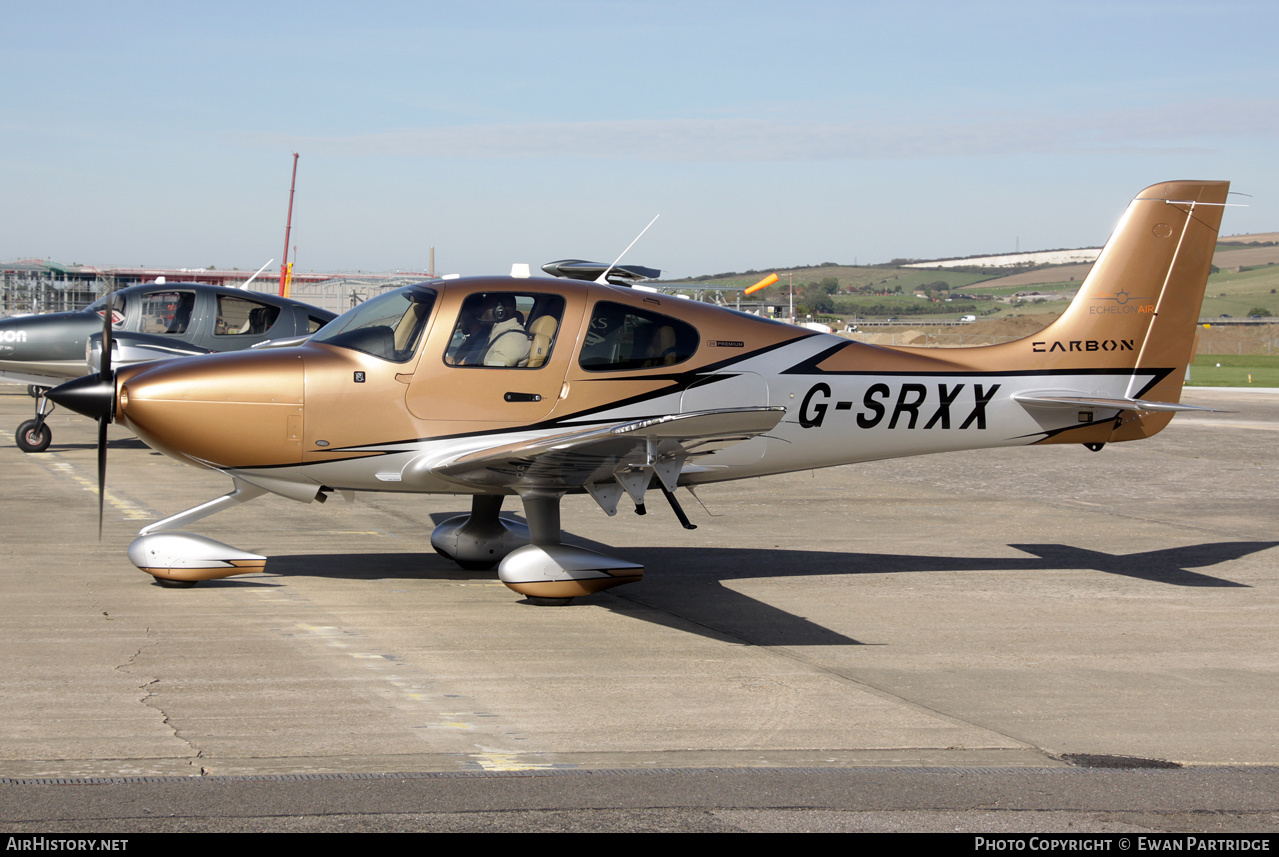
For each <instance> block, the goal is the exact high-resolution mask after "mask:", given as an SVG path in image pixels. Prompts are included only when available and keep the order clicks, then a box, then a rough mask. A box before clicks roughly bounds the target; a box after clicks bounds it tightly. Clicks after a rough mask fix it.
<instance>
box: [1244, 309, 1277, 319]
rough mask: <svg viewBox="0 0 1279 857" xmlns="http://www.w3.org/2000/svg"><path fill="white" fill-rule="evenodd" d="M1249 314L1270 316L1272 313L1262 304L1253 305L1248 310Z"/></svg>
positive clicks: (1260, 316)
mask: <svg viewBox="0 0 1279 857" xmlns="http://www.w3.org/2000/svg"><path fill="white" fill-rule="evenodd" d="M1248 315H1249V316H1257V317H1258V318H1270V317H1271V316H1272V315H1274V313H1272V312H1271V311H1270V310H1268V309H1266V308H1265V307H1263V306H1255V307H1253V308H1252V309H1250V310H1248Z"/></svg>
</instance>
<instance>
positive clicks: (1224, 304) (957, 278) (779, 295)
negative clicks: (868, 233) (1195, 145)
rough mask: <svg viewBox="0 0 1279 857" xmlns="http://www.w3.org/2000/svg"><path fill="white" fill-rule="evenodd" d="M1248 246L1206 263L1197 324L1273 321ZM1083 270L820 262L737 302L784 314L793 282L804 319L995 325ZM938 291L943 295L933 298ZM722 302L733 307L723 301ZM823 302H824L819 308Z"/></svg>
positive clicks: (1072, 283) (1272, 297) (743, 283)
mask: <svg viewBox="0 0 1279 857" xmlns="http://www.w3.org/2000/svg"><path fill="white" fill-rule="evenodd" d="M1268 237H1269V236H1257V238H1261V239H1265V238H1268ZM1249 239H1250V236H1235V237H1232V238H1231V239H1229V240H1228V241H1224V242H1222V243H1220V244H1218V246H1217V251H1216V254H1215V256H1214V259H1213V261H1214V264H1215V266H1216V267H1217V268H1218V272H1217V273H1214V274H1213V275H1212V276H1211V277H1210V278H1209V280H1208V289H1207V293H1206V295H1205V297H1204V304H1203V310H1202V313H1201V315H1202V317H1204V318H1206V319H1212V318H1217V317H1219V316H1221V315H1228V316H1232V317H1234V318H1245V317H1247V316H1248V315H1250V314H1252V311H1253V310H1256V309H1265V310H1268V311H1269V312H1270V313H1271V314H1273V315H1274V316H1275V317H1276V318H1279V244H1276V243H1275V242H1273V241H1268V240H1261V241H1256V240H1249ZM1088 268H1089V266H1087V265H1049V266H1043V267H1039V268H1035V269H1029V270H1027V269H1022V270H1018V271H1015V272H1013V273H1009V272H1008V271H1007V269H989V270H982V269H979V268H965V269H963V270H957V269H953V268H952V269H938V268H930V269H924V268H902V267H898V266H894V265H861V266H852V265H838V264H835V263H831V262H827V263H824V264H821V265H816V266H811V267H800V268H790V269H779V270H777V271H776V273H777V274H778V276H779V278H780V281H779V282H778V283H777V284H776V285H774V286H770V287H769V288H768V289H765V290H764V291H762V292H757V293H756V294H754V295H752V296H751V297H750V298H743V299H742V302H743V307H747V306H751V307H753V306H757V305H759V304H760V303H767V304H770V305H773V306H777V305H783V306H784V305H785V304H786V302H787V295H788V290H789V286H790V284H791V283H792V282H793V284H794V288H795V295H796V297H795V303H796V305H797V307H802V308H803V310H804V311H805V312H808V313H810V314H815V315H833V316H838V317H842V318H849V319H852V318H855V317H862V318H876V317H878V318H886V317H889V316H898V317H909V318H911V319H912V320H913V319H918V320H921V321H922V320H928V319H935V320H939V321H943V320H954V319H956V318H957V317H959V316H961V315H966V314H972V315H977V316H983V317H991V318H1002V317H1007V316H1010V315H1018V314H1022V313H1025V312H1036V313H1041V312H1055V313H1060V312H1061V311H1062V310H1063V309H1065V307H1066V305H1067V304H1068V303H1069V296H1070V295H1071V294H1073V292H1074V291H1075V290H1077V289H1078V288H1079V286H1080V284H1081V283H1082V282H1083V279H1084V277H1085V276H1087V271H1088ZM768 273H770V271H744V272H729V273H723V274H716V275H713V276H704V277H696V278H691V279H688V280H681V281H677V282H672V283H669V284H667V285H669V286H675V287H678V286H688V287H689V288H714V287H716V286H722V287H727V288H737V289H741V288H745V287H747V286H750V285H753V284H754V283H756V282H757V281H759V280H760V279H762V278H763V277H764V276H766V275H767V274H768ZM832 281H833V286H832V285H831V283H832ZM943 286H944V288H945V290H946V291H940V293H939V290H941V289H942V288H943ZM926 287H932V288H933V289H934V294H933V295H932V296H931V299H925V298H920V297H916V295H915V291H916V290H917V289H921V288H926ZM1034 293H1041V294H1045V293H1046V294H1047V295H1050V296H1051V299H1050V300H1047V301H1038V300H1035V298H1036V297H1037V296H1036V295H1035V294H1034ZM947 297H949V298H950V300H949V301H947V300H946V298H947ZM726 298H729V299H730V300H732V299H734V298H733V296H731V295H726ZM823 298H826V299H827V300H826V301H825V302H823Z"/></svg>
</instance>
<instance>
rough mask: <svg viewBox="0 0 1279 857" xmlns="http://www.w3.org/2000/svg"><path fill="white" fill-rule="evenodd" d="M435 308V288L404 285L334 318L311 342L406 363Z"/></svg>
mask: <svg viewBox="0 0 1279 857" xmlns="http://www.w3.org/2000/svg"><path fill="white" fill-rule="evenodd" d="M434 306H435V290H434V289H428V288H425V287H423V286H405V287H404V288H402V289H396V290H395V291H393V292H387V293H386V294H383V295H378V296H377V297H375V298H373V300H370V301H365V302H364V303H362V304H360V305H359V306H357V307H355V308H354V309H351V310H349V311H347V312H346V313H345V314H343V315H341V316H339V317H338V318H335V319H334V320H333V321H331V322H329V323H328V324H327V325H325V327H324V329H323V330H321V331H320V332H319V333H317V334H316V335H315V336H313V337H312V338H311V341H312V342H327V343H328V344H329V345H337V346H340V347H342V348H352V349H355V350H356V351H363V352H364V353H365V354H372V355H373V356H374V357H380V358H382V359H383V360H389V361H391V362H392V363H405V362H407V361H408V360H409V358H411V357H412V356H413V352H414V351H416V350H417V344H418V342H419V340H421V338H422V331H424V330H425V329H426V322H427V319H429V318H430V317H431V308H432V307H434Z"/></svg>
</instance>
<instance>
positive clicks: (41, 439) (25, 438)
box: [13, 420, 53, 452]
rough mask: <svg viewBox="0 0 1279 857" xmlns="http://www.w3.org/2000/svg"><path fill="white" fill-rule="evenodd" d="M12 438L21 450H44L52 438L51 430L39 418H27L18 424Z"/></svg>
mask: <svg viewBox="0 0 1279 857" xmlns="http://www.w3.org/2000/svg"><path fill="white" fill-rule="evenodd" d="M13 439H14V441H15V442H17V444H18V449H20V450H22V451H23V452H44V451H45V450H46V449H48V448H49V443H50V442H51V441H52V440H53V432H51V431H49V427H48V426H47V425H45V424H44V422H43V421H41V420H27V421H26V422H24V423H22V424H21V425H19V426H18V430H17V432H15V433H14V435H13Z"/></svg>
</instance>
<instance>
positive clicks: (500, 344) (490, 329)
mask: <svg viewBox="0 0 1279 857" xmlns="http://www.w3.org/2000/svg"><path fill="white" fill-rule="evenodd" d="M563 318H564V298H563V297H561V296H560V295H542V294H521V293H519V292H477V293H476V294H473V295H471V296H469V297H468V298H467V299H466V300H465V301H463V302H462V310H461V312H459V313H458V316H457V324H456V325H454V327H453V335H452V337H451V338H450V339H449V344H448V348H447V349H445V352H444V363H445V365H447V366H487V367H489V368H507V369H539V368H541V367H542V366H544V365H545V364H546V361H547V360H549V359H550V357H551V351H552V350H553V349H554V348H555V339H556V336H557V335H558V333H559V327H560V321H561V320H562V319H563Z"/></svg>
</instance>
